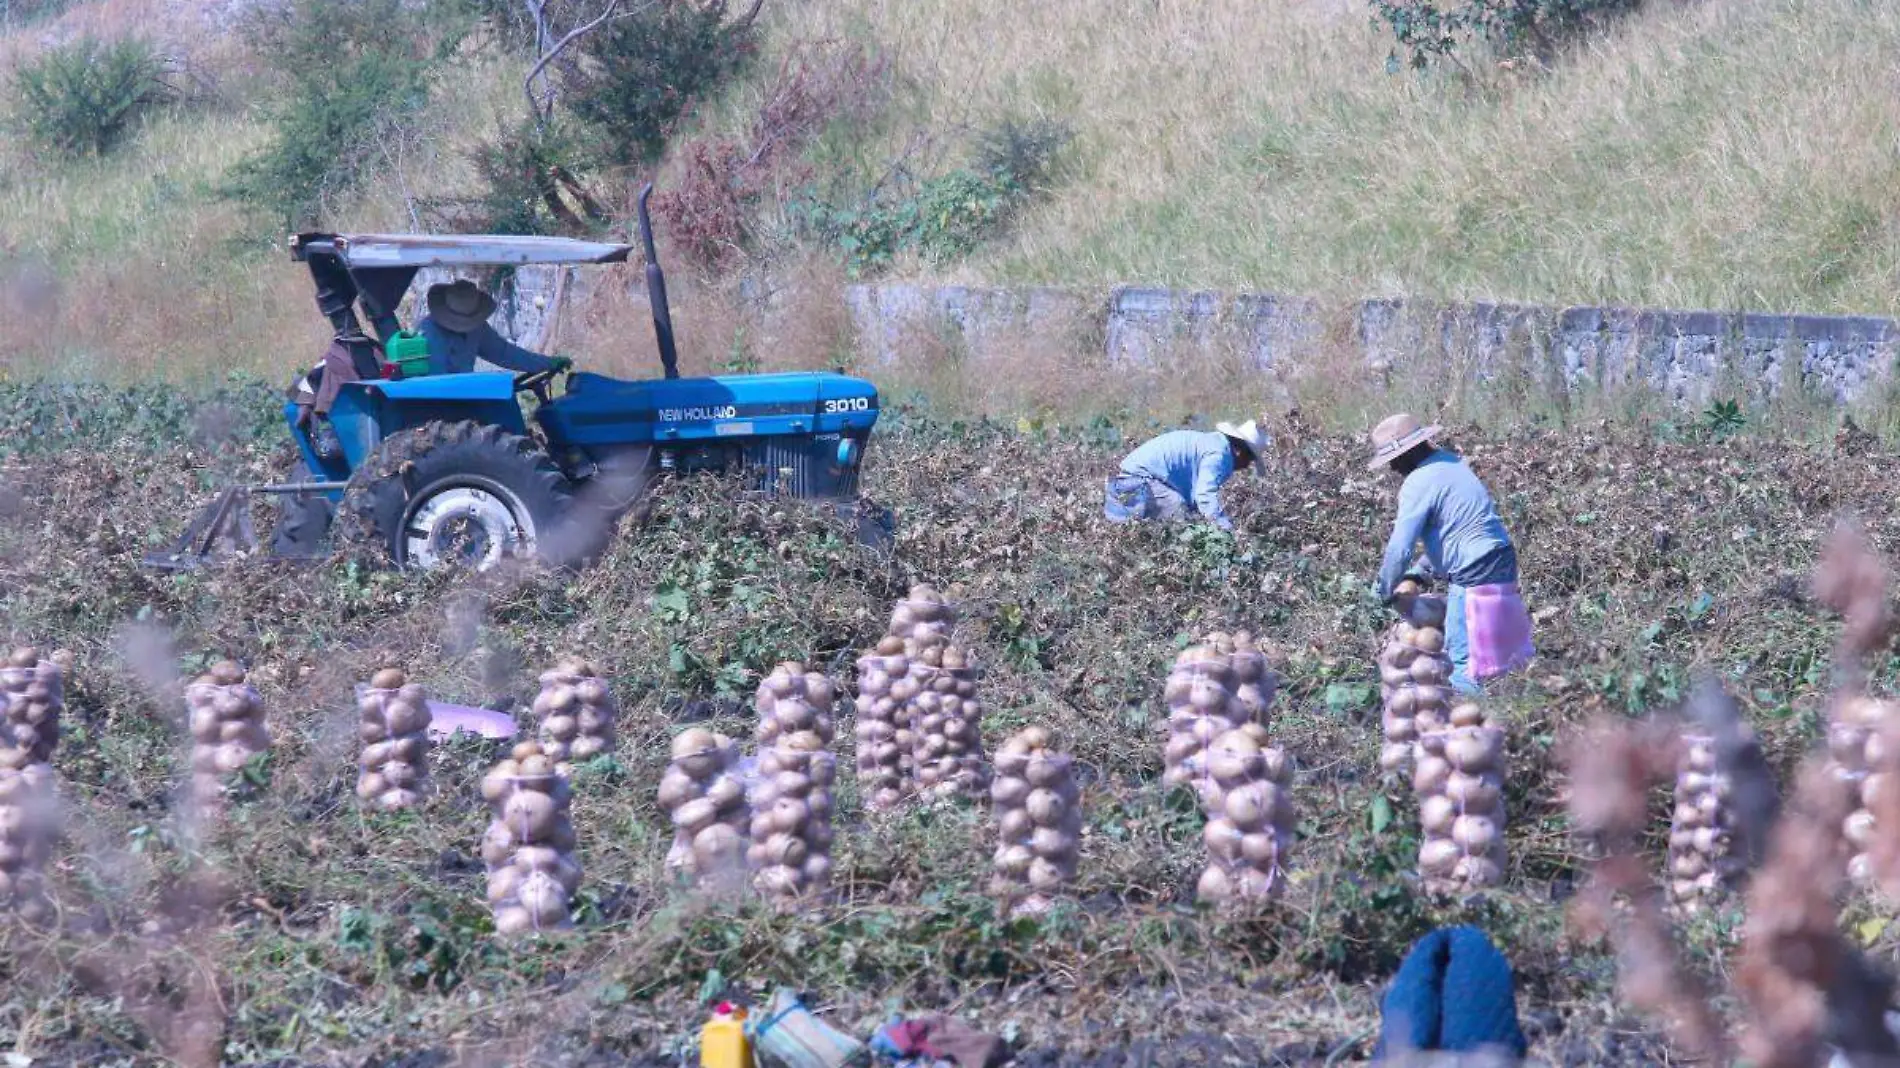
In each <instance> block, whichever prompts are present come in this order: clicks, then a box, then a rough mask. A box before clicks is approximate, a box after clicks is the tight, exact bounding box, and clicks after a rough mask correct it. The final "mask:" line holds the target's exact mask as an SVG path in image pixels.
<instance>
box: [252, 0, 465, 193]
mask: <svg viewBox="0 0 1900 1068" xmlns="http://www.w3.org/2000/svg"><path fill="white" fill-rule="evenodd" d="M438 7H439V5H432V4H425V5H422V6H420V7H418V6H417V5H415V4H411V3H406V2H405V0H288V2H286V3H282V4H267V5H260V6H259V7H258V8H256V9H255V14H254V15H253V16H252V17H251V20H250V22H249V23H248V24H247V30H248V35H249V37H250V39H251V43H252V46H253V47H254V48H255V49H256V50H257V51H258V52H259V53H260V55H261V56H262V57H263V58H264V59H265V60H267V61H268V62H269V64H270V65H271V67H272V68H274V69H275V70H277V71H279V72H281V74H282V77H283V79H284V83H285V84H284V92H283V95H282V98H281V99H280V101H279V102H278V104H277V107H276V110H275V115H274V122H275V126H276V131H275V133H274V135H273V136H272V138H271V140H270V143H269V144H268V145H267V146H266V147H265V148H264V149H263V150H262V151H261V152H260V153H259V154H258V155H256V156H254V157H252V158H251V159H250V160H248V161H246V162H245V163H244V164H243V165H242V166H241V167H240V168H239V170H238V172H237V180H236V184H235V186H234V192H236V193H237V194H239V195H240V196H243V197H244V198H245V199H248V200H250V201H252V202H253V203H256V204H258V205H260V206H262V207H264V208H267V209H269V210H271V211H273V212H275V213H277V214H278V215H280V216H281V217H282V219H283V221H284V222H285V223H287V224H289V225H291V226H293V227H296V226H305V225H310V224H314V223H315V222H316V221H318V220H319V219H320V218H321V217H322V216H323V215H324V213H325V212H324V209H325V204H326V202H327V201H328V200H329V199H330V198H332V197H334V196H335V195H336V194H337V193H339V192H342V191H344V190H346V189H349V188H351V187H352V186H354V185H355V184H356V182H357V180H358V178H359V177H360V176H361V174H362V173H363V171H364V170H365V168H366V165H367V163H368V161H369V160H370V158H371V156H372V154H371V151H370V150H371V149H372V148H373V147H374V146H375V144H376V143H377V142H378V140H379V139H381V138H384V137H388V136H391V135H392V133H393V132H395V131H396V128H398V127H400V126H402V125H403V124H404V123H406V122H409V121H411V120H412V119H413V118H414V117H415V116H416V114H417V113H418V112H419V111H420V110H421V108H422V105H423V104H424V103H425V102H426V101H427V99H428V75H429V71H430V67H431V64H432V63H433V62H434V61H435V60H436V59H438V58H440V57H441V56H442V55H444V54H446V53H447V52H448V51H449V50H450V49H451V48H453V47H454V45H455V44H456V43H457V42H458V41H459V39H460V34H461V32H462V31H463V30H465V29H466V27H467V23H466V21H465V20H459V19H456V18H452V17H443V16H444V14H445V12H444V11H442V10H438Z"/></svg>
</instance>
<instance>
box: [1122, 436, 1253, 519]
mask: <svg viewBox="0 0 1900 1068" xmlns="http://www.w3.org/2000/svg"><path fill="white" fill-rule="evenodd" d="M1122 474H1125V475H1137V476H1139V477H1141V478H1152V479H1154V480H1155V481H1156V482H1160V483H1163V484H1164V485H1166V486H1167V487H1168V488H1169V489H1171V490H1173V491H1174V492H1176V493H1178V494H1180V495H1181V498H1182V499H1183V500H1185V501H1187V502H1189V503H1190V504H1192V505H1193V506H1194V510H1195V511H1196V512H1199V513H1200V514H1201V515H1203V516H1205V517H1207V518H1208V519H1209V520H1211V521H1213V522H1214V523H1215V525H1217V526H1219V527H1220V528H1221V529H1222V530H1232V529H1234V521H1233V520H1231V519H1229V518H1228V517H1227V510H1226V509H1225V508H1223V507H1221V503H1220V488H1221V485H1222V484H1223V483H1225V482H1226V481H1227V480H1228V479H1230V478H1232V477H1233V476H1234V450H1233V446H1232V445H1231V444H1229V443H1228V440H1227V435H1225V434H1221V433H1217V432H1212V431H1209V432H1205V433H1203V432H1201V431H1196V430H1174V431H1170V432H1168V433H1166V434H1163V435H1161V436H1160V437H1158V438H1155V439H1154V440H1153V441H1150V442H1148V443H1147V444H1145V445H1143V446H1141V447H1140V448H1138V449H1136V450H1135V451H1134V452H1131V453H1129V454H1128V457H1127V459H1124V460H1123V461H1122Z"/></svg>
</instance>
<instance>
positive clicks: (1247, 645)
mask: <svg viewBox="0 0 1900 1068" xmlns="http://www.w3.org/2000/svg"><path fill="white" fill-rule="evenodd" d="M1202 644H1204V645H1207V646H1210V647H1212V648H1213V649H1214V651H1215V652H1217V653H1220V654H1221V655H1222V656H1225V657H1226V658H1227V664H1228V666H1229V667H1231V668H1232V669H1233V672H1234V699H1235V700H1236V701H1238V702H1240V709H1241V712H1242V714H1243V715H1244V716H1245V722H1247V723H1258V724H1260V725H1261V726H1262V727H1270V726H1272V721H1271V719H1270V712H1271V709H1272V706H1273V698H1274V695H1275V694H1276V693H1278V692H1279V688H1280V679H1279V676H1277V675H1275V674H1274V673H1273V668H1272V666H1271V665H1270V664H1268V662H1267V654H1266V652H1265V650H1263V649H1261V648H1260V647H1259V645H1257V644H1256V643H1255V642H1254V636H1253V634H1252V633H1250V632H1248V631H1244V630H1237V631H1234V632H1233V633H1231V634H1229V633H1227V632H1225V631H1216V632H1214V633H1213V634H1210V635H1208V636H1207V640H1206V641H1205V642H1203V643H1202Z"/></svg>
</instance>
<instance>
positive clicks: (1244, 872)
mask: <svg viewBox="0 0 1900 1068" xmlns="http://www.w3.org/2000/svg"><path fill="white" fill-rule="evenodd" d="M1207 764H1208V774H1209V777H1210V778H1211V779H1213V781H1214V787H1215V788H1214V789H1213V790H1211V791H1209V793H1208V794H1207V795H1206V796H1204V798H1203V802H1204V804H1205V805H1206V811H1207V825H1206V826H1205V827H1204V828H1203V829H1202V834H1201V838H1202V841H1204V842H1205V843H1206V845H1207V859H1208V864H1207V868H1206V870H1204V871H1202V872H1201V878H1200V882H1199V883H1198V884H1197V886H1196V889H1195V894H1196V896H1197V897H1199V898H1200V899H1201V900H1203V901H1209V902H1213V903H1216V904H1233V903H1238V902H1242V901H1246V900H1250V899H1253V900H1257V899H1261V898H1266V897H1271V896H1272V895H1273V894H1274V892H1275V891H1276V890H1278V889H1279V887H1280V869H1281V865H1282V863H1283V861H1284V859H1285V857H1286V852H1287V848H1288V847H1289V846H1290V845H1291V844H1292V842H1293V800H1292V791H1291V785H1292V767H1291V765H1290V763H1289V762H1288V760H1287V757H1286V754H1285V753H1284V752H1282V751H1281V750H1279V749H1277V748H1275V747H1274V746H1273V745H1272V744H1271V742H1270V740H1269V738H1268V736H1267V730H1266V728H1265V727H1262V726H1260V725H1259V724H1257V723H1248V724H1243V725H1242V726H1240V727H1239V728H1237V729H1235V730H1231V731H1228V732H1227V733H1226V734H1223V735H1221V736H1220V737H1219V738H1216V739H1214V744H1213V745H1211V746H1209V747H1208V751H1207Z"/></svg>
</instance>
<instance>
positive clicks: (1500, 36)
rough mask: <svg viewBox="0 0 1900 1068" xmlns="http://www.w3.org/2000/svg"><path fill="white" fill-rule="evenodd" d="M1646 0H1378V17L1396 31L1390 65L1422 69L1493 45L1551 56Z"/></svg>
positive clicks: (1499, 51) (1503, 51)
mask: <svg viewBox="0 0 1900 1068" xmlns="http://www.w3.org/2000/svg"><path fill="white" fill-rule="evenodd" d="M1642 2H1643V0H1372V9H1373V22H1374V23H1375V24H1378V23H1384V24H1385V26H1386V27H1387V28H1389V29H1390V30H1391V31H1392V35H1393V37H1394V38H1395V39H1396V43H1397V46H1398V47H1397V48H1396V49H1394V50H1393V52H1392V54H1391V55H1390V56H1389V57H1388V58H1387V60H1386V68H1387V69H1388V70H1392V71H1397V70H1398V69H1399V68H1400V66H1401V60H1400V55H1399V54H1400V52H1403V53H1404V54H1405V59H1404V61H1403V62H1405V63H1409V64H1410V65H1411V66H1412V67H1414V68H1418V69H1422V68H1425V67H1427V66H1430V65H1431V64H1432V63H1433V62H1434V61H1436V60H1440V59H1447V60H1450V61H1452V62H1453V63H1459V64H1460V65H1461V66H1462V65H1463V64H1462V62H1461V60H1460V58H1459V57H1460V56H1461V55H1468V54H1470V53H1471V52H1472V51H1473V50H1474V49H1475V48H1478V47H1488V48H1489V49H1491V50H1492V51H1493V52H1494V53H1495V54H1496V55H1498V56H1501V57H1513V56H1524V55H1536V56H1548V55H1549V54H1551V52H1553V51H1554V50H1555V49H1556V48H1557V46H1558V45H1560V44H1561V43H1563V42H1564V41H1565V40H1567V39H1570V38H1573V37H1575V36H1576V35H1577V34H1579V33H1581V32H1584V31H1587V30H1588V29H1590V28H1591V27H1592V26H1594V25H1595V24H1597V23H1599V22H1601V21H1603V20H1604V19H1606V18H1609V17H1612V16H1616V15H1621V14H1624V13H1626V12H1629V11H1634V10H1635V9H1636V8H1638V7H1640V6H1641V5H1642Z"/></svg>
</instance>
